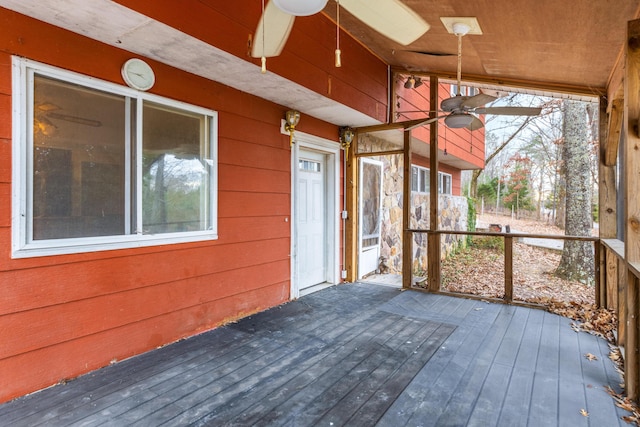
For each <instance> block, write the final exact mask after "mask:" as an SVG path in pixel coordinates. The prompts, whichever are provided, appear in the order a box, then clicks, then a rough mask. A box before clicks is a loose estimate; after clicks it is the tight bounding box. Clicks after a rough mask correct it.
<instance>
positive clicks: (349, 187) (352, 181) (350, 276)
mask: <svg viewBox="0 0 640 427" xmlns="http://www.w3.org/2000/svg"><path fill="white" fill-rule="evenodd" d="M357 146H358V134H357V132H356V135H355V137H354V139H353V142H352V145H351V150H349V156H348V157H347V158H346V159H345V171H344V180H345V183H346V185H345V190H344V191H345V192H346V194H345V203H346V206H345V207H344V210H346V211H347V220H346V221H345V224H344V229H345V232H344V236H345V239H344V240H345V241H344V251H345V257H344V259H345V265H344V266H343V267H342V268H343V269H344V270H346V271H347V277H346V279H345V280H346V281H347V282H355V281H356V280H357V279H358V275H357V271H358V263H357V259H358V160H357V159H356V158H355V156H354V154H355V152H356V149H357V148H356V147H357ZM346 154H347V153H346V151H345V155H346Z"/></svg>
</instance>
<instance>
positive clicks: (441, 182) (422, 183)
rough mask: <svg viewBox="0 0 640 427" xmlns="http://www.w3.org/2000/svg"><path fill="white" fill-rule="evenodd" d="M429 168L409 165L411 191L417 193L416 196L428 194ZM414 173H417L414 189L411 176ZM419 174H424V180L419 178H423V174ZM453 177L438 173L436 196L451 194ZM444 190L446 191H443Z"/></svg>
mask: <svg viewBox="0 0 640 427" xmlns="http://www.w3.org/2000/svg"><path fill="white" fill-rule="evenodd" d="M429 171H430V170H429V168H425V167H424V166H418V165H411V191H412V192H413V193H418V194H429V193H430V192H431V191H430V188H429V186H430V184H431V183H430V182H429V179H430V178H428V177H429ZM414 172H417V173H418V175H417V176H418V181H417V183H416V187H417V188H415V187H414V185H413V184H414V182H413V174H414ZM420 172H424V176H425V177H426V178H421V177H423V174H421V173H420ZM452 186H453V176H452V175H451V174H449V173H445V172H438V194H453V188H452ZM445 190H446V191H445Z"/></svg>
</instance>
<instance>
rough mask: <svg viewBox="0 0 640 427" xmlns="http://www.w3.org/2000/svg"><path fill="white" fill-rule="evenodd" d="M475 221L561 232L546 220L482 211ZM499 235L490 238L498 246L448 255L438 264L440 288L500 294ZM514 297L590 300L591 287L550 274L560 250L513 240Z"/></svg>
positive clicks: (523, 229) (501, 255)
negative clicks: (526, 218)
mask: <svg viewBox="0 0 640 427" xmlns="http://www.w3.org/2000/svg"><path fill="white" fill-rule="evenodd" d="M477 222H478V224H480V225H484V226H488V225H489V224H501V225H503V226H504V225H507V224H508V225H509V226H510V227H511V230H512V231H513V230H517V231H518V232H523V233H530V234H556V235H562V234H564V232H563V230H561V229H559V228H557V227H555V226H552V225H549V224H547V223H546V222H538V221H534V220H517V219H512V218H511V217H496V216H491V215H482V216H479V217H478V221H477ZM501 242H502V239H501V238H494V239H493V243H499V244H500V245H499V247H490V245H489V247H486V246H485V244H483V243H482V242H481V241H478V242H477V243H479V245H474V247H472V248H469V249H465V250H463V251H461V252H460V253H458V254H456V255H455V256H452V257H449V258H448V259H447V260H445V261H444V262H443V264H442V281H443V288H444V289H446V290H449V291H453V292H463V293H470V294H474V295H482V296H486V297H492V298H502V297H503V295H504V251H503V249H502V245H501ZM513 255H514V258H513V269H514V277H513V284H514V286H513V289H514V299H516V300H520V301H527V302H537V301H541V300H547V299H553V300H556V301H563V302H570V301H574V302H578V303H586V304H593V303H594V302H595V288H594V287H593V286H586V285H583V284H581V283H579V282H572V281H567V280H563V279H560V278H558V277H555V276H554V271H555V269H556V268H557V267H558V265H559V263H560V258H561V251H558V250H552V249H546V248H539V247H535V246H531V245H528V244H524V243H518V242H514V247H513Z"/></svg>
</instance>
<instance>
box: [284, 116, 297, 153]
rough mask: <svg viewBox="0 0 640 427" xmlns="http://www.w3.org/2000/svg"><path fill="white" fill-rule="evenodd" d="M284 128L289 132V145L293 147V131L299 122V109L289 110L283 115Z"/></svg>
mask: <svg viewBox="0 0 640 427" xmlns="http://www.w3.org/2000/svg"><path fill="white" fill-rule="evenodd" d="M284 120H285V124H284V130H286V131H287V132H289V146H290V147H293V133H294V132H295V130H296V126H297V125H298V123H299V122H300V111H297V110H289V111H287V112H286V113H285V115H284Z"/></svg>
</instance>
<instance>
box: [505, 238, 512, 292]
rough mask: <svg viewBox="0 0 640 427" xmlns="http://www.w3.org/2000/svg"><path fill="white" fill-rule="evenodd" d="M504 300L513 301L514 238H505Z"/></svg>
mask: <svg viewBox="0 0 640 427" xmlns="http://www.w3.org/2000/svg"><path fill="white" fill-rule="evenodd" d="M504 300H505V301H506V302H508V303H510V302H511V301H513V237H512V236H504Z"/></svg>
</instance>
